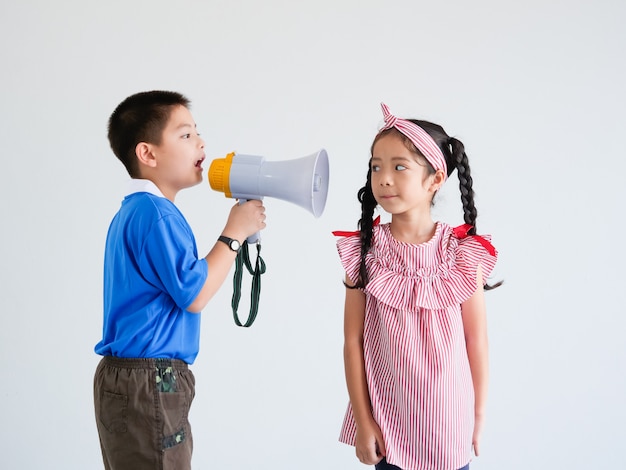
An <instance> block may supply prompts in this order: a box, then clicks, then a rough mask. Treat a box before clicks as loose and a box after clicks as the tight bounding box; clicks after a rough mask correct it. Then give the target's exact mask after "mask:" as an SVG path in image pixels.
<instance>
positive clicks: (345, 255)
mask: <svg viewBox="0 0 626 470" xmlns="http://www.w3.org/2000/svg"><path fill="white" fill-rule="evenodd" d="M337 251H338V252H339V259H340V260H341V264H342V265H343V269H344V270H345V271H346V275H347V276H348V278H349V279H350V280H351V281H352V282H353V283H355V282H356V280H357V279H358V278H359V267H360V266H361V241H360V238H359V236H358V235H357V234H352V235H348V236H342V237H341V238H339V239H338V240H337Z"/></svg>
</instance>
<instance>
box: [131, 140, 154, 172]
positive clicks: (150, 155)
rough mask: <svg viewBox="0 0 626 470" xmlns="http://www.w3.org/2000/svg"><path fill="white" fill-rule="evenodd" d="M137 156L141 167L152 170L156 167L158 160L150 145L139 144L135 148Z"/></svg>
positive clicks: (145, 143)
mask: <svg viewBox="0 0 626 470" xmlns="http://www.w3.org/2000/svg"><path fill="white" fill-rule="evenodd" d="M135 155H137V160H139V164H140V165H146V166H148V167H150V168H154V167H155V166H156V158H155V156H154V152H153V151H152V145H150V144H149V143H147V142H139V143H138V144H137V146H136V147H135Z"/></svg>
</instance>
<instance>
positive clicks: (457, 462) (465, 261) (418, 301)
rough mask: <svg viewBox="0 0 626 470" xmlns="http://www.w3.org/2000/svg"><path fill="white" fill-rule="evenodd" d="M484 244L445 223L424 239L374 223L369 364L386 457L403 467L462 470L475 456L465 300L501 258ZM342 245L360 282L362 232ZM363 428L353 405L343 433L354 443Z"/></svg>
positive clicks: (340, 242) (367, 305)
mask: <svg viewBox="0 0 626 470" xmlns="http://www.w3.org/2000/svg"><path fill="white" fill-rule="evenodd" d="M483 238H484V239H486V240H489V239H490V238H489V237H488V236H484V237H483ZM481 241H482V242H483V243H480V242H479V240H477V239H476V238H473V237H471V236H468V237H466V238H462V239H459V238H458V237H457V235H455V233H454V229H453V228H452V227H450V226H449V225H447V224H445V223H441V222H439V223H437V227H436V231H435V235H434V236H433V237H432V239H431V240H430V241H428V242H426V243H423V244H419V245H414V244H409V243H403V242H399V241H397V240H395V239H394V238H393V237H392V235H391V231H390V228H389V224H384V225H377V226H375V227H374V233H373V237H372V248H371V250H370V252H369V253H368V255H367V257H366V266H367V272H368V275H369V283H368V284H367V286H366V288H365V295H366V303H365V325H364V339H363V349H364V360H365V371H366V376H367V384H368V388H369V394H370V398H371V402H372V411H373V415H374V419H375V420H376V422H377V423H378V425H379V426H380V429H381V431H382V434H383V438H384V440H385V448H386V451H387V462H389V463H391V464H393V465H396V466H398V467H400V468H402V469H403V470H456V469H458V468H461V467H463V466H464V465H466V464H467V463H468V462H469V461H470V457H471V443H472V432H473V426H474V389H473V386H472V377H471V373H470V368H469V361H468V358H467V350H466V347H465V337H464V333H463V322H462V319H461V303H462V302H463V301H465V300H467V299H468V298H469V297H470V296H471V295H472V294H473V293H474V291H475V290H476V272H477V268H478V266H479V265H480V266H481V267H482V271H483V275H484V277H485V279H486V278H487V277H488V276H489V275H490V273H491V271H492V270H493V267H494V265H495V262H496V258H497V253H496V252H495V250H494V251H493V253H494V254H490V253H489V252H488V250H487V249H486V248H485V243H484V240H481ZM489 246H490V245H489ZM337 249H338V251H339V256H340V259H341V262H342V264H343V266H344V269H345V270H346V274H347V276H348V277H349V278H350V279H351V280H353V281H355V280H356V279H357V278H358V271H359V265H360V241H359V237H358V236H347V237H344V238H340V239H339V240H338V241H337ZM355 434H356V425H355V422H354V419H353V416H352V408H351V407H350V406H349V405H348V410H347V412H346V416H345V419H344V423H343V427H342V430H341V435H340V438H339V440H340V441H341V442H344V443H346V444H350V445H354V441H355Z"/></svg>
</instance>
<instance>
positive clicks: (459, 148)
mask: <svg viewBox="0 0 626 470" xmlns="http://www.w3.org/2000/svg"><path fill="white" fill-rule="evenodd" d="M408 121H410V122H412V123H413V124H416V125H418V126H419V127H421V128H422V129H424V130H425V131H426V132H427V133H428V134H429V135H430V136H431V137H432V138H433V140H434V141H435V143H436V144H437V146H438V147H439V148H440V149H441V151H442V152H443V155H444V157H445V159H446V166H447V167H448V175H447V176H448V177H449V176H450V175H451V174H452V172H453V171H454V170H455V169H456V170H457V174H458V176H459V189H460V190H461V202H462V203H463V219H464V221H465V223H466V224H469V225H471V226H472V229H471V230H470V231H469V234H470V235H475V234H476V219H477V217H478V211H477V210H476V205H475V204H474V189H473V180H472V175H471V171H470V166H469V160H468V158H467V154H466V153H465V146H464V145H463V143H462V142H461V141H460V140H458V139H456V138H454V137H450V136H449V135H448V134H447V133H446V131H445V130H444V129H443V127H441V126H440V125H438V124H434V123H432V122H428V121H420V120H416V119H408ZM390 133H395V134H396V135H398V136H399V137H400V138H401V139H402V140H403V142H404V144H405V145H406V147H407V148H408V149H409V150H410V151H411V152H413V153H416V154H418V155H420V156H422V154H421V152H420V151H419V150H418V149H417V148H416V147H415V145H414V144H413V142H411V140H410V139H409V138H408V137H407V136H405V135H404V134H402V133H401V132H399V131H398V130H397V129H395V128H391V129H386V130H384V131H382V132H379V133H378V135H377V136H376V137H375V138H374V142H372V147H371V150H370V153H373V150H374V145H376V142H378V141H379V140H380V139H381V138H382V137H384V136H386V135H388V134H390ZM422 157H423V156H422ZM424 163H425V165H426V168H427V170H428V173H429V174H431V175H432V174H435V169H434V168H433V166H432V165H431V164H430V163H429V162H428V161H427V160H426V159H425V158H424ZM357 197H358V200H359V202H360V203H361V218H360V219H359V233H360V240H361V264H360V266H359V278H358V279H357V281H356V283H355V284H354V286H348V285H347V287H349V288H353V289H356V288H364V287H365V285H366V284H367V282H368V276H367V269H366V266H365V257H366V255H367V253H368V252H369V250H370V248H371V247H372V232H373V224H374V221H373V218H374V210H375V209H376V206H377V205H378V203H377V202H376V199H375V198H374V193H373V192H372V169H371V159H370V161H369V162H368V169H367V181H366V183H365V186H363V187H362V188H361V189H359V191H358V193H357ZM501 284H502V281H500V282H497V283H496V284H494V285H493V286H490V285H488V284H485V290H491V289H495V288H496V287H499V286H500V285H501Z"/></svg>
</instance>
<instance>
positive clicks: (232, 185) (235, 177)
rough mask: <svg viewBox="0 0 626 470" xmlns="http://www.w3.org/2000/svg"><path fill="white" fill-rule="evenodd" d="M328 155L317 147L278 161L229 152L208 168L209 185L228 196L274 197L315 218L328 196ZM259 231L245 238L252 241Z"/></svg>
mask: <svg viewBox="0 0 626 470" xmlns="http://www.w3.org/2000/svg"><path fill="white" fill-rule="evenodd" d="M328 176H329V166H328V154H327V153H326V150H324V149H321V150H319V151H318V152H316V153H314V154H311V155H309V156H306V157H302V158H297V159H294V160H286V161H279V162H271V161H266V160H265V158H264V157H262V156H258V155H242V154H239V153H235V152H233V153H229V154H228V155H227V156H226V157H225V158H217V159H215V160H213V161H212V162H211V166H210V167H209V184H210V185H211V188H212V189H214V190H215V191H220V192H223V193H224V195H225V196H226V197H228V198H234V199H240V200H250V199H261V200H262V199H263V198H264V197H266V196H267V197H274V198H277V199H282V200H284V201H288V202H291V203H293V204H296V205H298V206H300V207H302V208H304V209H306V210H308V211H309V212H311V213H312V214H313V215H314V216H315V217H319V216H320V215H322V213H323V212H324V207H325V205H326V197H327V195H328ZM259 239H260V237H259V234H258V233H257V234H254V235H252V236H251V237H249V238H248V240H247V241H248V243H256V242H258V241H259Z"/></svg>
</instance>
